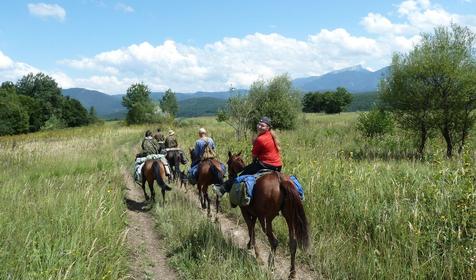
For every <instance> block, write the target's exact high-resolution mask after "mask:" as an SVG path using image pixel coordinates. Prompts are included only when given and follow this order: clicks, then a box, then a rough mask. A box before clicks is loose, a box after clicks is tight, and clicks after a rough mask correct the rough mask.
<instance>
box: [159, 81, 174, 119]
mask: <svg viewBox="0 0 476 280" xmlns="http://www.w3.org/2000/svg"><path fill="white" fill-rule="evenodd" d="M160 108H162V111H164V112H166V113H168V114H170V115H171V116H173V117H175V116H176V115H177V112H178V104H177V98H176V97H175V92H173V91H172V90H171V89H170V88H169V89H168V90H166V91H165V93H164V96H163V97H162V99H161V100H160Z"/></svg>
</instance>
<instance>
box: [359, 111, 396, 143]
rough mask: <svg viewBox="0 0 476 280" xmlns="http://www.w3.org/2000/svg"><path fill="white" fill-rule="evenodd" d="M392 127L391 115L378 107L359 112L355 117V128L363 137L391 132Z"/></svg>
mask: <svg viewBox="0 0 476 280" xmlns="http://www.w3.org/2000/svg"><path fill="white" fill-rule="evenodd" d="M393 128H394V124H393V120H392V117H391V115H390V114H389V113H388V112H385V111H383V110H381V109H378V108H374V109H372V110H371V111H369V112H364V113H361V114H360V115H359V117H358V119H357V130H358V131H359V132H360V133H361V134H362V135H363V136H365V137H370V138H373V137H375V136H381V135H384V134H386V133H390V132H392V131H393Z"/></svg>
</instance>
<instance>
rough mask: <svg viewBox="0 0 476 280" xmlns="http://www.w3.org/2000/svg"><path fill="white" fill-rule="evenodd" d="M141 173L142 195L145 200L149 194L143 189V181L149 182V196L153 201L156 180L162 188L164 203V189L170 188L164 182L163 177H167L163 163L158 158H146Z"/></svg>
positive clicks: (168, 189)
mask: <svg viewBox="0 0 476 280" xmlns="http://www.w3.org/2000/svg"><path fill="white" fill-rule="evenodd" d="M141 174H142V185H141V186H142V190H143V191H144V197H145V199H146V200H149V196H148V195H147V192H146V191H145V182H146V181H147V183H148V184H149V189H150V196H151V197H152V200H153V201H154V202H155V192H154V181H157V184H158V185H159V186H160V188H161V189H162V199H163V202H164V203H165V191H170V190H171V188H170V187H169V186H167V184H166V183H165V182H164V178H166V177H167V175H166V174H165V167H164V164H163V163H162V162H161V161H160V160H146V161H145V163H144V165H143V166H142V169H141Z"/></svg>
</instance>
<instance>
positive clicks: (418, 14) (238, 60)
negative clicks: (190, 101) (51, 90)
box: [0, 0, 476, 93]
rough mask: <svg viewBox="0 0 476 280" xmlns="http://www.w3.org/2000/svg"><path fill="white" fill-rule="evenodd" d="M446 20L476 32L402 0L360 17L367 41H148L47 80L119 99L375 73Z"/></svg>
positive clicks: (257, 37)
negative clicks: (144, 90)
mask: <svg viewBox="0 0 476 280" xmlns="http://www.w3.org/2000/svg"><path fill="white" fill-rule="evenodd" d="M386 15H394V16H393V17H391V16H386ZM451 22H454V23H458V24H461V25H465V26H469V27H470V28H473V30H476V17H475V16H473V15H459V14H453V13H451V12H448V11H447V10H445V9H443V8H442V7H440V6H437V5H434V4H433V3H432V2H430V1H429V0H405V1H402V2H401V3H400V4H399V5H397V6H395V10H394V11H391V12H389V13H388V14H379V13H374V12H370V13H368V14H367V15H366V16H364V17H363V18H362V20H361V22H360V24H361V25H362V26H363V27H364V28H365V30H366V31H367V32H368V33H367V34H364V35H359V36H356V35H354V34H351V33H350V32H349V31H348V30H346V29H344V28H336V29H322V30H319V31H317V32H316V33H314V34H310V35H308V36H307V38H304V39H295V38H289V37H285V36H283V35H281V34H279V33H270V34H263V33H254V34H249V35H246V36H244V37H240V38H237V37H225V38H223V39H221V40H218V41H215V42H210V43H208V44H205V45H204V46H198V47H197V46H192V45H187V44H182V43H179V42H176V41H174V40H166V41H164V42H162V43H160V44H157V45H152V44H151V43H149V42H147V41H145V42H141V43H137V44H132V45H130V46H127V47H124V48H118V49H114V50H110V51H105V52H101V53H98V54H96V55H94V56H90V57H80V58H69V59H64V60H61V61H59V65H60V66H61V67H65V68H64V70H62V71H57V72H51V73H50V75H52V76H53V77H54V78H55V79H56V80H57V81H58V83H59V84H60V85H61V86H62V87H72V86H76V87H85V88H90V89H96V90H100V91H103V92H107V93H124V92H125V91H126V89H127V88H128V87H129V86H130V85H131V84H133V83H138V82H144V83H146V84H147V85H148V86H149V87H150V88H151V89H152V90H165V89H167V88H172V89H173V90H174V91H179V92H193V91H199V90H202V91H217V90H227V89H228V88H229V87H230V85H233V86H234V87H238V88H247V87H249V85H250V84H251V83H252V82H254V81H256V80H257V79H265V80H266V79H269V78H272V77H273V76H275V75H277V74H282V73H288V74H289V75H290V76H291V77H292V78H297V77H305V76H316V75H322V74H324V73H327V72H329V71H333V70H337V69H341V68H344V67H348V66H353V65H357V64H360V65H362V66H363V67H365V68H367V69H374V70H377V69H380V68H381V67H384V66H387V65H389V63H390V61H391V57H392V53H394V52H407V51H409V50H411V49H412V48H413V47H414V46H415V44H417V43H418V41H419V40H420V33H421V32H431V31H432V30H433V28H434V27H435V26H437V25H441V24H449V23H451ZM29 67H30V68H33V67H32V66H29V65H26V64H22V63H19V62H15V61H13V60H12V59H10V58H9V57H8V56H6V55H4V54H3V53H1V52H0V78H2V76H1V75H4V76H5V75H6V74H5V73H11V75H13V74H12V73H17V74H18V73H24V72H25V71H26V69H28V68H29ZM70 69H75V70H79V71H77V72H79V73H81V74H80V76H79V77H74V78H72V77H70V76H68V75H67V74H65V73H68V71H67V70H70ZM9 71H10V72H9ZM29 72H32V71H29ZM33 72H34V71H33ZM46 73H47V74H48V72H46ZM10 80H12V79H10Z"/></svg>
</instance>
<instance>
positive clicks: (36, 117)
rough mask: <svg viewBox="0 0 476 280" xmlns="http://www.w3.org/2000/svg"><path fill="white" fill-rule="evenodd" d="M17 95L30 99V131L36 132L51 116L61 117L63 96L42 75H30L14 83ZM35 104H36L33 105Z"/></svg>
mask: <svg viewBox="0 0 476 280" xmlns="http://www.w3.org/2000/svg"><path fill="white" fill-rule="evenodd" d="M16 89H17V93H18V94H20V95H24V96H28V97H31V98H32V99H33V100H34V101H31V102H30V104H28V107H29V109H30V110H29V119H30V130H31V131H37V130H39V129H40V127H41V126H42V125H43V124H44V123H45V122H46V121H47V120H48V119H49V118H50V117H51V116H52V115H56V116H60V115H61V106H62V103H63V96H62V95H61V89H60V88H59V87H58V84H57V83H56V81H55V80H54V79H53V78H51V77H49V76H48V75H45V74H43V73H37V74H35V75H34V74H33V73H30V74H28V75H26V76H23V77H22V78H21V79H20V80H18V82H17V83H16ZM35 103H36V104H35Z"/></svg>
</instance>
